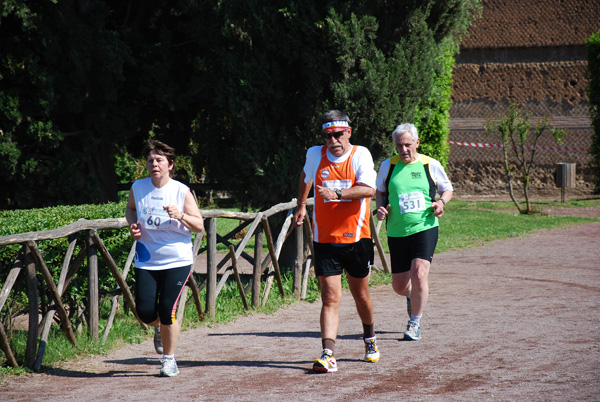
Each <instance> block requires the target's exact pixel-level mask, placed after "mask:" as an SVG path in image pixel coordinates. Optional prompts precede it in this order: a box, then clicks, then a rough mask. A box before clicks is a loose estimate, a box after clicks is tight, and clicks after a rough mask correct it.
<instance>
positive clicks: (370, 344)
mask: <svg viewBox="0 0 600 402" xmlns="http://www.w3.org/2000/svg"><path fill="white" fill-rule="evenodd" d="M379 357H380V354H379V348H378V347H377V342H376V341H375V338H373V339H371V340H369V341H366V340H365V361H366V362H371V363H376V362H377V361H378V360H379Z"/></svg>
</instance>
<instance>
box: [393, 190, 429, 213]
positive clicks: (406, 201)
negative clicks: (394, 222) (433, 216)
mask: <svg viewBox="0 0 600 402" xmlns="http://www.w3.org/2000/svg"><path fill="white" fill-rule="evenodd" d="M398 201H399V203H400V213H401V214H407V213H409V212H418V211H424V210H425V209H426V208H427V206H426V205H425V195H424V194H423V192H421V191H413V192H412V193H408V194H399V195H398Z"/></svg>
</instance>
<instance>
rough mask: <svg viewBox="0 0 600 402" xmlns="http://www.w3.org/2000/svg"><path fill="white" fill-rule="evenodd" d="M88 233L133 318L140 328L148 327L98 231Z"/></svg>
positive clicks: (93, 230)
mask: <svg viewBox="0 0 600 402" xmlns="http://www.w3.org/2000/svg"><path fill="white" fill-rule="evenodd" d="M90 235H91V237H92V240H93V242H94V244H95V245H96V247H97V248H98V250H99V251H100V254H101V255H102V258H104V262H106V265H108V268H109V269H110V272H111V273H112V274H113V276H114V277H115V279H116V280H117V283H118V284H119V287H120V288H121V291H122V293H123V297H124V298H125V301H126V302H127V304H129V307H131V311H132V312H133V315H135V318H137V320H138V322H139V323H140V325H141V327H142V329H144V330H145V329H148V326H147V325H146V324H144V323H143V322H142V320H141V319H140V316H139V315H138V313H137V310H136V308H135V300H134V299H133V295H132V294H131V291H130V290H129V286H127V282H126V281H125V278H124V277H122V276H121V272H120V271H119V267H117V263H115V260H113V258H112V257H111V255H110V253H109V252H108V250H107V249H106V246H105V245H104V243H103V242H102V239H101V238H100V236H98V232H96V230H95V229H92V230H90Z"/></svg>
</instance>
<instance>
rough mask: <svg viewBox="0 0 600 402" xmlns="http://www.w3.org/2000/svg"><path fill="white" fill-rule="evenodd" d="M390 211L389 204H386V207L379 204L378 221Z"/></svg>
mask: <svg viewBox="0 0 600 402" xmlns="http://www.w3.org/2000/svg"><path fill="white" fill-rule="evenodd" d="M389 212H390V204H388V205H387V207H384V206H383V205H382V206H380V207H379V208H377V219H379V220H380V221H382V220H384V219H385V217H386V216H388V213H389Z"/></svg>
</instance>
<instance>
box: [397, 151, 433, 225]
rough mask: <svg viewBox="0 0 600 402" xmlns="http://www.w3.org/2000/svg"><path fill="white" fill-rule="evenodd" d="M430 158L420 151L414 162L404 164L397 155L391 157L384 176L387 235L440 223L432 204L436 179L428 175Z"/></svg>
mask: <svg viewBox="0 0 600 402" xmlns="http://www.w3.org/2000/svg"><path fill="white" fill-rule="evenodd" d="M429 160H430V158H429V157H428V156H425V155H419V158H418V159H417V160H416V161H414V162H413V163H410V164H404V163H402V162H401V161H400V158H399V157H398V156H395V157H392V158H391V160H390V170H389V172H388V175H387V178H386V184H387V189H388V203H389V204H390V211H389V215H388V218H387V222H386V229H387V234H388V236H391V237H404V236H409V235H412V234H415V233H419V232H422V231H424V230H427V229H431V228H433V227H436V226H438V225H439V224H438V219H437V217H435V216H433V207H432V206H431V201H432V200H435V194H436V183H435V182H434V181H433V179H432V178H431V173H430V171H429Z"/></svg>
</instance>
